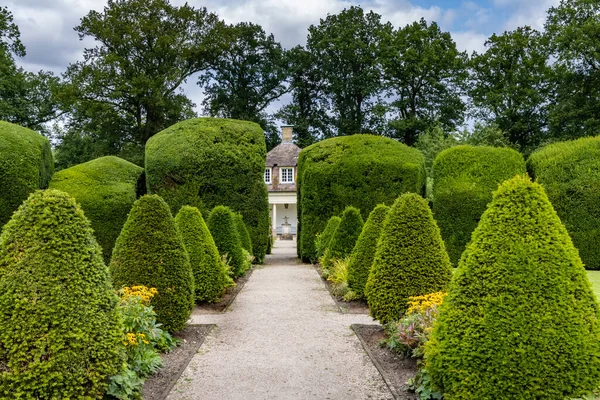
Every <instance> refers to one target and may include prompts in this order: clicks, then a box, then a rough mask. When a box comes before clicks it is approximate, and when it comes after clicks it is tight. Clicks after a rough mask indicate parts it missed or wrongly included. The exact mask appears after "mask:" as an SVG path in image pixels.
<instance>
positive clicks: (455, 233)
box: [433, 146, 525, 265]
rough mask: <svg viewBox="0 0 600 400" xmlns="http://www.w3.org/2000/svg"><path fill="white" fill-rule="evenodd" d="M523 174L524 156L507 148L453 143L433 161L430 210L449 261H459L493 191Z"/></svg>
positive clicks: (454, 262)
mask: <svg viewBox="0 0 600 400" xmlns="http://www.w3.org/2000/svg"><path fill="white" fill-rule="evenodd" d="M523 173H525V161H524V160H523V156H522V155H521V154H520V153H518V152H517V151H515V150H512V149H509V148H496V147H487V146H455V147H452V148H450V149H447V150H444V151H442V152H441V153H440V154H439V155H438V156H437V157H436V159H435V161H434V163H433V174H434V183H433V211H434V213H435V218H436V220H437V222H438V224H439V226H440V230H441V231H442V237H443V238H444V241H445V243H446V248H447V249H448V255H449V256H450V261H452V263H453V264H454V265H456V263H458V260H459V258H460V255H461V254H462V252H463V251H464V249H465V246H466V245H467V243H468V242H469V239H470V238H471V232H473V230H474V229H475V227H476V226H477V222H479V218H480V217H481V214H483V212H484V211H485V207H486V205H487V204H488V203H489V202H490V200H491V199H492V192H493V191H494V190H496V189H497V188H498V185H499V184H500V183H502V182H503V181H505V180H507V179H510V178H512V177H514V176H515V175H517V174H523Z"/></svg>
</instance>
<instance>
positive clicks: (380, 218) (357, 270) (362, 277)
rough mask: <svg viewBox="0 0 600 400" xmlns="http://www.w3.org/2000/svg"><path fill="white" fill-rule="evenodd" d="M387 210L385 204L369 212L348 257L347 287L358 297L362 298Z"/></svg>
mask: <svg viewBox="0 0 600 400" xmlns="http://www.w3.org/2000/svg"><path fill="white" fill-rule="evenodd" d="M389 210H390V208H389V207H388V206H386V205H385V204H379V205H378V206H377V207H375V208H374V209H373V211H371V214H369V218H367V222H365V225H364V226H363V230H362V232H361V233H360V236H359V237H358V240H357V241H356V245H355V246H354V249H353V250H352V254H351V255H350V262H349V263H348V286H349V287H350V289H352V291H353V292H354V293H355V294H356V295H357V296H358V297H363V296H364V292H365V285H366V284H367V278H368V277H369V271H371V265H373V258H374V257H375V251H376V250H377V241H378V240H379V235H380V234H381V229H382V228H383V222H384V221H385V217H386V215H387V213H388V211H389Z"/></svg>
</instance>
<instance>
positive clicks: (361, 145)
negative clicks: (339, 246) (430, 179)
mask: <svg viewBox="0 0 600 400" xmlns="http://www.w3.org/2000/svg"><path fill="white" fill-rule="evenodd" d="M405 192H415V193H419V194H424V193H425V159H424V158H423V155H422V154H421V152H420V151H419V150H417V149H414V148H411V147H408V146H406V145H404V144H402V143H400V142H398V141H396V140H393V139H389V138H384V137H381V136H374V135H351V136H344V137H336V138H332V139H327V140H323V141H321V142H318V143H315V144H313V145H312V146H309V147H307V148H305V149H303V150H302V152H301V153H300V156H299V158H298V181H297V196H298V204H297V205H298V218H299V225H298V228H299V229H298V230H299V232H298V238H299V242H298V255H299V256H301V257H302V259H303V260H304V261H314V260H315V259H316V256H317V252H316V248H315V238H316V234H317V233H319V232H322V231H323V229H324V228H325V224H326V223H327V221H328V220H329V218H331V216H333V215H340V214H341V213H342V211H343V210H344V208H345V207H346V206H353V207H356V208H358V209H359V210H361V211H362V213H363V214H362V217H363V219H366V218H367V217H368V215H369V212H370V211H371V210H372V209H373V208H375V206H376V205H377V204H388V205H391V204H392V203H393V202H394V200H395V199H396V197H398V195H399V194H401V193H405Z"/></svg>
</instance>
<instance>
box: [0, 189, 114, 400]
mask: <svg viewBox="0 0 600 400" xmlns="http://www.w3.org/2000/svg"><path fill="white" fill-rule="evenodd" d="M117 304H118V299H117V296H116V294H115V292H114V290H113V288H112V285H111V282H110V276H109V273H108V268H106V265H105V264H104V262H103V261H102V256H101V250H100V246H99V245H98V243H97V242H96V239H94V236H93V234H92V229H91V228H90V223H89V221H88V220H87V219H86V217H85V216H84V215H83V212H82V211H81V208H80V207H79V205H78V204H77V203H76V202H75V200H74V199H73V198H71V197H69V196H68V195H67V194H66V193H63V192H60V191H58V190H46V191H37V192H35V193H33V194H32V195H31V196H30V197H29V198H28V199H27V200H26V201H25V202H24V203H23V204H22V205H21V207H20V208H19V209H18V211H17V212H16V213H15V214H14V215H13V217H12V219H11V220H10V221H9V222H8V223H7V224H6V225H5V227H4V230H3V232H2V235H1V236H0V370H1V372H0V398H2V399H79V398H86V399H98V398H102V396H103V395H104V393H105V392H106V389H107V385H108V378H109V377H110V376H113V375H115V374H116V373H117V372H119V370H120V368H121V365H122V362H123V361H122V358H121V356H122V354H121V350H122V347H123V344H122V340H123V333H122V330H121V323H122V322H121V317H120V316H119V315H118V310H117Z"/></svg>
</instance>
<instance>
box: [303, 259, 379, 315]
mask: <svg viewBox="0 0 600 400" xmlns="http://www.w3.org/2000/svg"><path fill="white" fill-rule="evenodd" d="M314 267H315V269H316V270H317V272H318V273H319V276H320V277H321V280H322V281H323V282H325V286H326V287H327V290H328V291H329V294H330V295H331V297H332V298H333V300H335V304H337V306H338V308H339V309H340V312H341V313H342V314H369V306H368V305H367V302H366V301H365V300H362V299H361V300H352V301H344V299H343V298H342V297H341V296H336V295H335V294H334V292H333V284H332V283H331V282H329V281H328V280H327V279H323V275H322V269H321V265H320V264H314Z"/></svg>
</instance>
